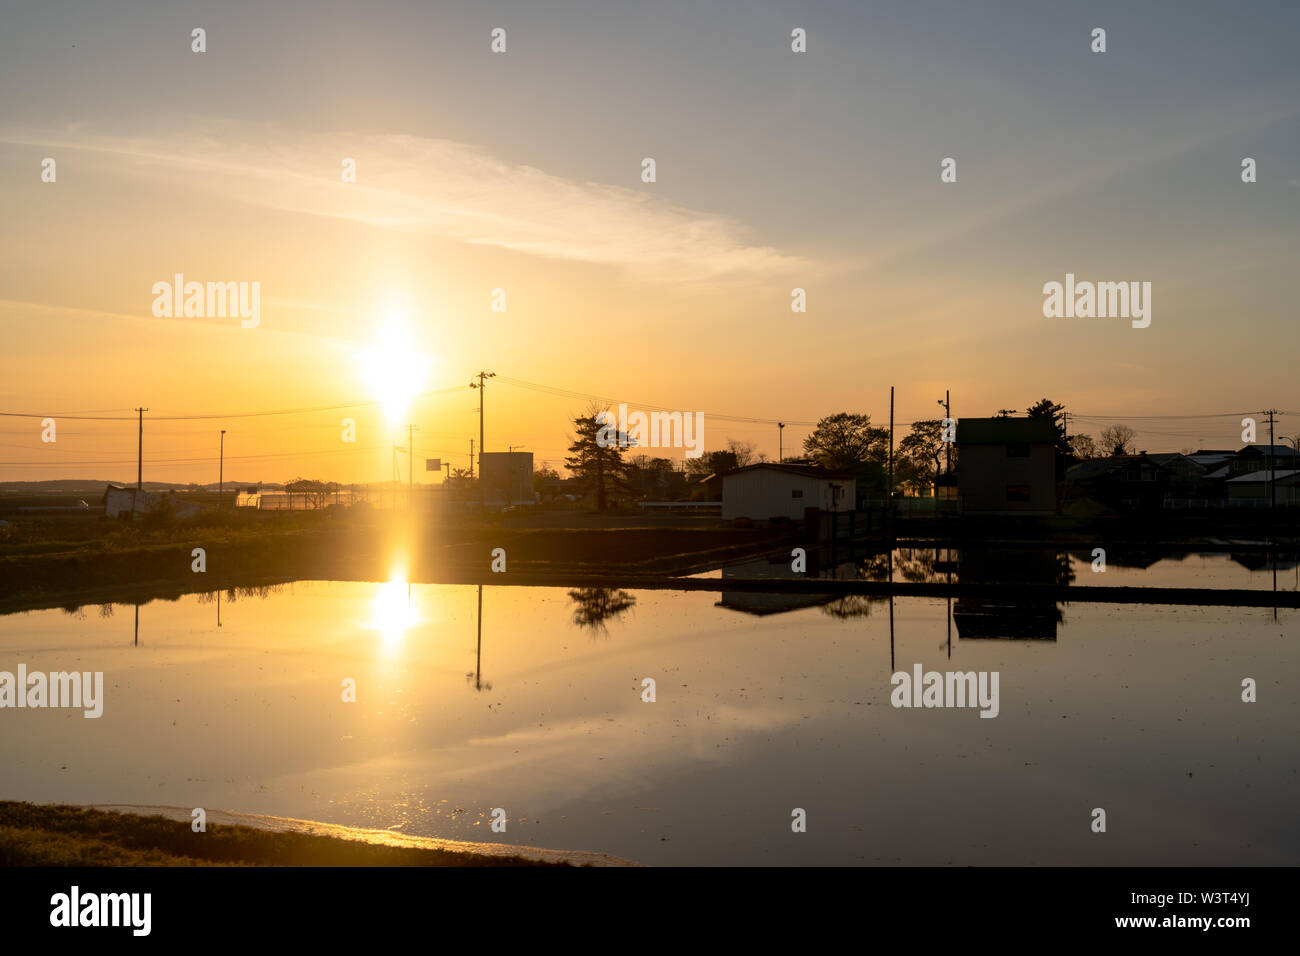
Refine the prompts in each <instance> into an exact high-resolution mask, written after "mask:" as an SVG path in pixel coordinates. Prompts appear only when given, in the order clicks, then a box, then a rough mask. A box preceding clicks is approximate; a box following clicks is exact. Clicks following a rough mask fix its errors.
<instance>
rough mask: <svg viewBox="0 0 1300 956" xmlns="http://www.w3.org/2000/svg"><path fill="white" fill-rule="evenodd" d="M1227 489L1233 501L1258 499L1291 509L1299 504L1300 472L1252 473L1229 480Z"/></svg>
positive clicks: (1226, 483)
mask: <svg viewBox="0 0 1300 956" xmlns="http://www.w3.org/2000/svg"><path fill="white" fill-rule="evenodd" d="M1270 478H1271V479H1272V488H1270V481H1269V479H1270ZM1225 487H1226V488H1227V489H1228V498H1229V499H1230V500H1233V501H1236V500H1239V499H1242V498H1256V499H1261V500H1262V501H1267V502H1269V503H1272V502H1273V501H1276V502H1277V504H1278V506H1279V507H1281V506H1285V507H1291V506H1293V505H1295V504H1296V503H1297V491H1300V470H1295V469H1291V470H1287V471H1282V470H1280V469H1279V470H1278V471H1276V472H1268V471H1251V472H1247V473H1246V474H1244V475H1240V476H1238V477H1236V478H1229V479H1228V480H1227V481H1226V482H1225Z"/></svg>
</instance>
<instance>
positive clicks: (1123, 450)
mask: <svg viewBox="0 0 1300 956" xmlns="http://www.w3.org/2000/svg"><path fill="white" fill-rule="evenodd" d="M1135 435H1137V432H1135V431H1134V430H1133V429H1131V428H1129V427H1128V426H1127V425H1109V426H1107V427H1106V428H1105V429H1103V430H1102V433H1101V447H1102V448H1103V449H1105V450H1106V452H1107V453H1108V454H1111V455H1129V454H1132V452H1133V446H1132V442H1133V438H1134V436H1135Z"/></svg>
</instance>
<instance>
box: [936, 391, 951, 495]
mask: <svg viewBox="0 0 1300 956" xmlns="http://www.w3.org/2000/svg"><path fill="white" fill-rule="evenodd" d="M935 401H936V402H937V403H938V404H940V405H942V406H943V422H940V423H939V437H940V438H942V437H943V430H944V422H950V421H952V405H951V404H950V403H949V395H948V390H947V389H944V393H943V398H937V399H935ZM943 451H944V456H945V458H944V466H943V467H944V474H951V473H952V442H950V441H946V442H944V443H943ZM934 494H935V497H936V498H937V497H938V496H939V488H938V486H937V485H936V486H935V489H934Z"/></svg>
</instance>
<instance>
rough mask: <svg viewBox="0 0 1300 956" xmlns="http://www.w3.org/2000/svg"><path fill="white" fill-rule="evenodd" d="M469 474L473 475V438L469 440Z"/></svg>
mask: <svg viewBox="0 0 1300 956" xmlns="http://www.w3.org/2000/svg"><path fill="white" fill-rule="evenodd" d="M469 476H470V477H471V478H473V477H474V439H472V438H471V439H470V440H469Z"/></svg>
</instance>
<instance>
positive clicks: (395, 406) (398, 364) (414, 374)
mask: <svg viewBox="0 0 1300 956" xmlns="http://www.w3.org/2000/svg"><path fill="white" fill-rule="evenodd" d="M356 358H357V360H358V361H359V362H360V363H361V375H362V378H363V379H364V381H365V383H366V387H367V388H368V389H369V390H370V394H371V396H372V397H373V398H374V399H375V400H376V401H378V402H379V405H380V407H381V408H382V409H383V413H384V419H385V420H386V421H387V422H388V423H389V424H396V423H397V422H400V421H401V420H402V419H404V418H405V417H406V416H407V414H408V412H409V410H410V407H411V403H412V402H413V401H414V400H415V397H416V396H417V395H419V394H420V393H421V392H422V391H424V390H425V388H426V387H427V386H428V383H429V379H430V376H431V374H432V368H433V360H432V358H431V357H430V356H428V355H425V354H424V353H422V352H420V351H418V350H417V349H416V348H415V344H414V340H413V339H412V337H411V330H410V327H409V326H408V325H407V323H406V321H405V320H404V319H403V318H402V317H400V316H398V315H393V316H390V317H389V318H387V319H386V320H385V321H384V322H383V324H382V325H381V326H380V328H379V330H378V333H377V334H376V336H375V339H374V341H373V342H372V343H371V345H370V346H369V347H368V348H366V349H364V350H363V351H361V352H358V353H357V355H356Z"/></svg>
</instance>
